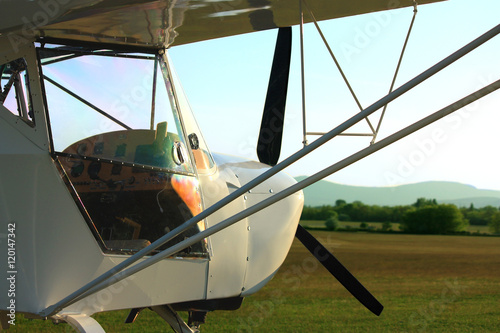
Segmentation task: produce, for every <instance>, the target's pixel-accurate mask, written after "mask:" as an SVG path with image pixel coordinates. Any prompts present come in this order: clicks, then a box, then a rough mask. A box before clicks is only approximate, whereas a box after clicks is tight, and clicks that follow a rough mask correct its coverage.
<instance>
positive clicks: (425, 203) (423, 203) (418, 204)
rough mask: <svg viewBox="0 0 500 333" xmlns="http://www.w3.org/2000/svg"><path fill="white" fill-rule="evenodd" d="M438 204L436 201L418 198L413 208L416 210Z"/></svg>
mask: <svg viewBox="0 0 500 333" xmlns="http://www.w3.org/2000/svg"><path fill="white" fill-rule="evenodd" d="M437 204H438V203H437V201H436V199H426V198H418V199H417V202H415V203H414V204H413V206H414V207H416V208H422V207H425V206H436V205H437Z"/></svg>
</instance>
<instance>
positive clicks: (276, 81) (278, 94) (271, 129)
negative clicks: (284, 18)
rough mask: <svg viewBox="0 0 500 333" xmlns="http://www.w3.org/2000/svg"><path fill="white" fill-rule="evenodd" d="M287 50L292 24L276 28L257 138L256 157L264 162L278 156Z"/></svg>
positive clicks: (282, 119)
mask: <svg viewBox="0 0 500 333" xmlns="http://www.w3.org/2000/svg"><path fill="white" fill-rule="evenodd" d="M291 54H292V28H291V27H286V28H279V31H278V38H277V39H276V49H275V50H274V58H273V65H272V68H271V75H270V77H269V85H268V88H267V96H266V102H265V104H264V112H263V114H262V123H261V125H260V132H259V139H258V141H257V155H258V157H259V161H260V162H262V163H265V164H268V165H276V163H278V159H279V157H280V151H281V139H282V136H283V123H284V120H285V104H286V95H287V90H288V76H289V73H290V59H291Z"/></svg>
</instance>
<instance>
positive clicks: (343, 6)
mask: <svg viewBox="0 0 500 333" xmlns="http://www.w3.org/2000/svg"><path fill="white" fill-rule="evenodd" d="M306 1H307V4H308V6H309V7H310V8H311V9H312V11H313V12H314V14H315V16H316V18H317V20H326V19H334V18H339V17H345V16H351V15H358V14H363V13H370V12H375V11H383V10H389V9H395V8H401V7H406V6H412V5H413V1H412V0H389V1H388V0H306ZM437 1H442V0H419V1H418V2H419V4H425V3H431V2H437ZM62 3H64V2H62V1H53V3H52V5H51V4H49V2H45V3H44V2H35V1H29V0H16V1H13V0H10V1H9V0H7V1H5V2H4V4H3V5H2V7H4V8H3V10H2V11H1V13H2V14H1V15H0V16H1V17H2V19H1V20H0V35H7V36H8V37H9V38H10V39H11V40H12V41H14V42H16V41H19V40H22V39H28V38H27V37H31V38H32V37H33V36H35V37H37V38H38V39H43V38H44V39H45V40H47V41H50V40H54V41H57V40H61V41H62V40H64V41H71V40H73V41H79V42H101V43H109V44H121V45H135V46H140V47H147V48H159V47H164V46H167V47H169V46H174V45H182V44H187V43H192V42H197V41H203V40H208V39H213V38H219V37H226V36H232V35H238V34H243V33H248V32H253V31H260V30H266V29H272V28H277V27H286V26H292V25H296V24H299V21H300V15H299V0H228V1H224V0H160V1H151V0H147V1H138V0H76V1H70V2H66V4H62ZM47 4H48V5H47ZM7 7H9V8H7ZM304 20H305V22H309V21H310V18H309V17H308V15H307V14H306V15H304Z"/></svg>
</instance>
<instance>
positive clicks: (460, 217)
mask: <svg viewBox="0 0 500 333" xmlns="http://www.w3.org/2000/svg"><path fill="white" fill-rule="evenodd" d="M301 219H302V220H323V221H327V220H328V223H329V226H330V229H332V228H333V229H335V224H336V221H350V222H382V223H383V222H385V223H387V222H392V223H400V228H401V229H402V231H404V232H409V233H423V234H446V233H456V232H461V231H465V230H466V228H467V226H468V225H469V224H470V225H488V226H489V227H490V230H491V232H492V233H500V209H499V208H498V207H493V206H486V207H482V208H475V207H474V206H473V205H472V204H471V205H470V207H468V208H458V207H457V206H455V205H452V204H438V203H437V201H436V199H426V198H419V199H417V201H416V202H415V203H413V204H412V205H404V206H379V205H366V204H364V203H362V202H361V201H354V202H352V203H347V202H346V201H345V200H342V199H339V200H337V201H335V205H325V206H320V207H311V206H305V207H304V209H303V211H302V216H301Z"/></svg>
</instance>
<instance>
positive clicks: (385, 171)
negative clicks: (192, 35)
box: [169, 0, 500, 190]
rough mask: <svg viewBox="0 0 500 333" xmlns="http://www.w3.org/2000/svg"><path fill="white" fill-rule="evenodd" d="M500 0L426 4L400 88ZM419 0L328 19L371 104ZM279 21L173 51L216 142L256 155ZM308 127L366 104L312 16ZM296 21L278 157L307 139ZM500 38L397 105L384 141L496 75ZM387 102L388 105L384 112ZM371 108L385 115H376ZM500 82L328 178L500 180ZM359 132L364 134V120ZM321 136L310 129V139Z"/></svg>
mask: <svg viewBox="0 0 500 333" xmlns="http://www.w3.org/2000/svg"><path fill="white" fill-rule="evenodd" d="M499 12H500V2H499V1H497V0H476V1H466V0H449V1H445V2H442V3H436V4H431V5H421V6H419V7H418V14H417V16H416V20H415V24H414V26H413V30H412V33H411V35H410V39H409V43H408V46H407V49H406V52H405V56H404V59H403V62H402V65H401V69H400V72H399V74H398V78H397V81H396V85H395V87H396V88H397V87H399V86H400V85H402V84H404V83H405V82H407V81H409V80H410V79H412V78H413V77H415V76H416V75H418V74H420V73H421V72H422V71H424V70H426V69H427V68H429V67H431V66H432V65H434V64H435V63H437V62H438V61H440V60H442V59H443V58H445V57H446V56H448V55H449V54H450V53H452V52H454V51H456V50H458V49H459V48H460V47H462V46H464V45H465V44H467V43H469V42H470V41H472V40H473V39H475V38H477V37H478V36H480V35H481V34H483V33H485V32H486V31H488V30H489V29H491V28H493V27H494V26H496V25H497V24H499V23H500V20H499V16H498V13H499ZM412 16H413V8H403V9H398V10H392V11H386V12H380V13H372V14H365V15H359V16H354V17H348V18H342V19H335V20H329V21H323V22H320V27H321V29H322V30H323V33H324V34H325V36H326V38H327V40H328V42H329V44H330V46H331V48H332V50H333V52H334V54H335V56H336V58H337V60H338V61H339V63H340V65H341V66H342V69H343V71H344V72H345V74H346V76H347V78H348V80H349V81H350V83H351V85H352V87H353V89H354V91H355V93H356V95H357V97H358V99H359V101H360V103H361V105H362V106H363V107H364V108H365V107H367V106H369V105H371V104H372V103H374V102H375V101H377V100H378V99H380V98H382V97H383V96H385V95H386V94H387V93H388V91H389V87H390V84H391V81H392V78H393V75H394V71H395V69H396V64H397V60H398V58H399V55H400V53H401V49H402V46H403V43H404V40H405V37H406V34H407V32H408V27H409V25H410V21H411V18H412ZM276 33H277V31H276V30H271V31H263V32H256V33H250V34H245V35H239V36H232V37H226V38H221V39H216V40H210V41H204V42H199V43H194V44H188V45H183V46H178V47H174V48H172V49H170V51H169V52H170V56H171V58H172V60H173V63H174V66H175V68H176V71H177V73H178V74H179V76H180V79H181V81H182V84H183V88H184V90H185V92H186V94H187V96H188V98H189V100H190V104H191V107H192V109H193V112H194V113H195V116H196V117H197V121H198V123H199V125H200V127H201V130H202V131H203V134H204V137H205V139H206V141H207V143H208V145H209V147H210V149H211V150H212V151H213V152H220V153H225V154H231V155H237V156H243V157H246V158H249V159H257V155H256V153H255V146H256V142H257V137H258V133H259V127H260V122H261V116H262V109H263V105H264V100H265V95H266V91H267V84H268V80H269V72H270V68H271V63H272V56H273V52H274V44H275V40H276ZM304 38H305V42H304V43H305V71H306V84H305V85H306V110H307V111H306V112H307V117H306V122H307V130H308V131H311V132H312V131H314V132H319V131H322V132H325V131H329V130H331V129H333V128H334V127H336V126H337V125H338V124H340V123H341V122H343V121H345V120H347V119H349V118H350V117H352V116H353V115H354V114H355V113H357V112H359V108H358V107H357V105H356V104H355V102H354V99H353V98H352V96H351V95H350V93H349V91H348V90H347V88H346V85H345V84H344V83H343V81H342V79H341V76H340V74H339V72H338V70H337V69H336V67H335V65H334V63H333V61H332V58H331V57H330V55H329V53H328V52H327V49H326V48H325V46H324V44H323V43H322V41H321V39H320V37H319V34H318V33H317V31H316V29H315V28H314V26H313V25H312V24H308V25H306V26H305V35H304ZM299 52H300V49H299V30H298V28H297V27H294V29H293V50H292V65H291V67H292V69H291V73H290V82H289V90H288V98H287V109H286V118H285V132H284V143H283V147H282V151H281V157H280V160H283V159H284V158H286V157H287V156H289V155H291V154H293V153H294V152H296V151H298V150H300V149H301V148H302V140H303V139H302V106H301V103H302V99H301V84H300V53H299ZM498 59H500V36H496V37H495V38H494V39H492V40H490V41H489V42H487V43H486V44H485V45H483V46H481V47H480V48H479V49H477V50H475V51H473V52H472V53H470V54H469V55H466V56H465V57H464V58H463V59H461V60H459V61H457V62H456V63H455V64H452V65H451V66H450V67H448V68H446V69H444V70H443V71H441V72H440V73H438V74H437V75H436V76H435V77H433V78H431V79H429V80H427V81H425V82H424V83H422V84H421V85H420V86H418V87H417V88H415V89H414V90H412V91H410V92H409V93H407V94H405V95H403V96H402V97H400V98H398V99H397V100H396V101H394V102H392V103H391V104H389V106H388V108H387V111H386V116H385V118H384V121H383V122H382V125H381V130H380V134H379V136H378V140H380V139H382V138H384V137H386V136H388V135H390V134H392V133H394V132H395V131H397V130H399V129H401V128H402V127H404V126H408V125H410V124H412V123H413V122H415V121H417V120H419V119H421V118H423V117H425V116H427V115H428V114H430V113H433V112H435V111H437V110H439V109H441V108H443V107H445V106H447V105H449V104H451V103H453V102H455V101H456V100H458V99H460V98H462V97H463V96H465V95H468V94H470V93H472V92H474V91H476V90H477V89H479V88H481V87H483V86H485V85H487V84H489V83H492V82H494V81H496V80H498V79H499V78H500V63H499V61H498ZM379 112H380V111H379ZM379 112H377V113H375V114H374V115H372V116H371V117H370V121H371V122H372V123H373V124H377V122H378V119H379V117H380V113H379ZM499 126H500V91H497V92H496V93H492V94H490V95H489V96H487V97H485V98H483V99H481V100H479V101H478V102H476V103H474V104H471V105H470V106H468V107H466V108H463V109H461V110H460V111H458V112H456V113H454V114H452V115H449V116H447V117H446V118H444V119H442V120H440V121H438V122H436V123H434V124H433V125H431V126H429V127H427V128H425V129H422V130H420V131H419V132H417V133H415V134H413V135H411V136H409V137H407V138H405V139H403V140H401V141H400V142H397V143H395V144H393V145H391V146H390V147H387V148H385V149H384V150H382V151H380V152H377V153H375V154H374V155H371V156H369V157H367V158H365V159H363V160H361V161H359V162H357V163H355V164H353V165H351V166H349V167H347V168H345V169H343V170H341V171H339V172H337V173H335V174H333V175H331V176H329V177H328V178H327V180H330V181H334V182H337V183H342V184H348V185H358V186H394V185H400V184H408V183H416V182H422V181H434V180H439V181H454V182H460V183H464V184H470V185H473V186H475V187H477V188H482V189H496V190H500V176H499V170H500V154H499V152H498V149H497V147H498V144H499V143H500V131H499V130H498V127H499ZM352 132H365V133H366V132H368V126H367V125H366V122H362V123H360V124H359V125H356V126H355V127H354V128H353V129H352ZM315 138H316V137H313V136H309V137H308V140H309V142H311V141H313V140H314V139H315ZM369 143H370V138H367V137H337V138H334V139H333V140H332V142H331V143H328V144H326V145H324V146H323V147H321V148H319V149H317V150H316V151H314V152H313V153H311V154H310V155H308V156H306V157H305V158H304V159H303V160H301V161H299V162H297V163H296V164H294V165H292V166H290V167H288V168H287V169H286V170H285V171H286V172H288V173H289V174H290V175H292V176H299V175H311V174H313V173H315V172H317V171H319V170H322V169H324V168H326V167H328V166H329V165H331V164H333V163H335V162H337V161H339V160H340V159H342V158H345V157H347V156H349V155H351V154H353V153H355V152H357V151H358V150H360V149H363V148H365V147H367V146H368V145H369Z"/></svg>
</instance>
